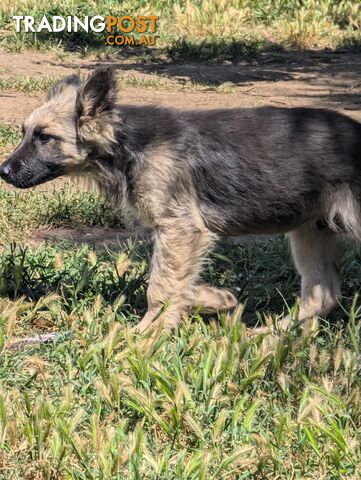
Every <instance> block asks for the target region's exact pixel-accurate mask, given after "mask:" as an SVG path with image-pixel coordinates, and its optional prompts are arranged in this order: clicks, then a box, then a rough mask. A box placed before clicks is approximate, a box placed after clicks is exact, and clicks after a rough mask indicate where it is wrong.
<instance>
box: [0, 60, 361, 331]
mask: <svg viewBox="0 0 361 480" xmlns="http://www.w3.org/2000/svg"><path fill="white" fill-rule="evenodd" d="M116 94H117V88H116V80H115V76H114V73H113V71H112V70H110V69H107V68H100V69H98V70H96V71H95V72H94V73H93V74H92V75H90V77H89V78H88V79H87V80H86V81H85V82H82V81H80V79H79V78H78V77H77V76H71V77H68V78H66V79H64V80H63V81H61V82H60V83H59V84H57V85H56V86H55V87H54V88H53V90H52V91H51V92H50V94H49V97H48V100H47V101H46V103H45V104H44V105H42V106H41V107H40V108H38V109H37V110H35V111H34V112H33V113H32V114H31V115H30V116H29V117H28V118H27V119H26V120H25V123H24V137H23V140H22V141H21V143H20V145H19V146H18V147H17V148H16V150H15V151H14V152H13V153H12V154H11V156H10V157H9V158H8V159H7V160H6V161H5V162H4V163H3V165H2V167H1V169H0V175H1V176H2V178H4V179H5V180H6V181H8V182H10V183H12V184H13V185H15V186H17V187H20V188H28V187H31V186H33V185H37V184H39V183H43V182H45V181H48V180H50V179H53V178H56V177H58V176H60V175H66V174H82V175H87V176H89V177H91V178H92V179H93V180H94V181H95V182H96V183H97V185H98V186H99V188H100V190H101V191H102V192H103V193H104V194H105V195H106V196H107V197H108V198H110V199H111V200H112V201H113V202H114V203H115V205H117V206H122V207H124V208H126V209H127V210H128V211H129V212H130V213H131V214H132V215H133V216H134V217H135V218H137V219H138V220H139V221H141V222H142V223H143V224H144V225H146V226H148V227H150V228H152V229H153V231H154V254H153V260H152V266H151V273H150V281H149V288H148V293H147V296H148V311H147V313H146V315H145V317H144V318H143V320H142V321H141V323H140V324H139V326H138V328H139V330H144V329H145V328H147V327H148V326H149V325H150V324H151V323H152V322H153V321H154V319H156V320H155V322H156V323H159V322H162V323H164V325H166V326H168V327H171V326H174V325H176V324H177V323H178V322H179V321H180V320H181V317H182V314H184V313H185V312H187V311H189V310H190V309H193V308H195V307H196V306H203V307H205V308H207V309H215V310H222V309H229V308H232V307H234V306H235V305H236V299H235V297H234V296H233V295H232V294H231V293H230V292H228V291H225V290H222V289H216V288H212V287H209V286H206V285H199V283H198V282H199V273H200V270H201V267H202V261H203V259H204V256H205V254H206V252H207V251H208V250H209V249H210V248H211V247H212V244H213V243H214V241H215V240H216V239H217V237H218V236H221V235H240V234H249V233H288V234H289V238H290V241H291V245H292V250H293V255H294V258H295V263H296V266H297V268H298V270H299V272H300V274H301V277H302V292H301V306H300V312H299V319H300V320H302V319H304V318H308V317H310V316H314V315H324V314H326V313H327V312H329V311H330V310H331V309H332V308H333V307H334V306H335V304H336V302H337V296H338V295H339V293H340V290H339V280H338V274H337V260H338V247H337V240H336V237H337V235H338V234H339V233H346V234H348V235H349V236H351V237H354V238H356V239H360V238H361V212H360V206H361V124H359V123H357V122H356V121H354V120H352V119H350V118H348V117H346V116H344V115H341V114H339V113H336V112H332V111H327V110H321V109H305V108H293V109H282V108H273V107H268V108H264V107H262V108H250V109H229V110H226V109H221V110H209V111H177V110H173V109H169V108H161V107H155V106H129V105H122V104H118V103H117V102H116ZM287 323H288V319H287V318H286V319H284V321H283V326H284V327H286V326H287Z"/></svg>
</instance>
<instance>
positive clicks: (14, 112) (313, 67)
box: [0, 52, 361, 124]
mask: <svg viewBox="0 0 361 480" xmlns="http://www.w3.org/2000/svg"><path fill="white" fill-rule="evenodd" d="M100 64H103V65H104V64H112V65H114V66H115V67H116V68H117V70H118V74H119V77H122V76H126V75H133V76H135V77H142V78H151V76H152V75H153V74H161V75H163V76H165V77H167V78H170V79H174V80H176V81H178V82H181V83H186V82H189V81H190V82H201V83H207V84H208V87H206V88H205V89H203V90H201V91H200V90H198V89H195V88H187V89H185V90H182V91H180V90H179V89H177V88H175V90H168V89H164V88H162V87H161V86H160V87H159V89H158V88H157V87H155V88H152V89H149V88H144V87H141V86H140V87H137V88H132V87H126V88H122V89H121V91H120V92H119V99H120V101H121V102H124V103H137V104H149V103H157V104H162V105H167V106H172V107H177V108H184V109H189V108H217V107H250V106H258V105H280V106H285V107H291V106H317V107H326V108H333V109H335V110H339V111H345V110H347V114H349V115H350V116H352V117H354V118H356V119H359V120H360V121H361V81H360V79H361V54H357V53H354V54H353V53H339V52H337V53H336V52H298V53H292V54H282V55H281V54H278V55H277V56H276V57H275V56H269V55H266V56H264V57H260V58H259V59H258V60H257V61H252V62H239V63H236V64H234V63H230V62H228V63H206V62H204V63H195V62H159V63H152V64H143V63H136V62H132V61H129V60H121V59H119V58H117V57H116V56H114V58H111V59H106V60H102V61H100V60H98V59H84V58H81V57H79V56H78V55H75V54H73V55H70V56H69V57H68V58H66V59H65V60H62V61H61V60H59V59H58V58H57V57H56V56H55V55H54V54H48V53H36V52H24V53H20V54H8V53H4V52H0V65H1V69H0V78H7V77H13V76H15V75H29V76H39V75H48V76H52V77H62V76H64V75H68V74H71V73H77V72H78V71H79V70H80V72H81V73H84V74H85V73H87V72H88V71H89V70H91V69H93V68H94V67H96V66H97V65H100ZM152 78H153V77H152ZM220 85H223V86H229V87H232V88H231V91H232V92H231V93H221V92H218V91H216V90H215V89H216V87H217V86H220ZM42 101H43V95H42V94H39V93H36V94H32V93H30V94H24V93H21V92H19V93H18V92H4V91H3V92H0V123H15V124H20V123H21V122H22V121H23V120H24V118H25V117H26V115H28V114H29V113H30V112H31V111H32V110H33V109H34V108H35V107H36V106H38V105H39V104H40V103H41V102H42Z"/></svg>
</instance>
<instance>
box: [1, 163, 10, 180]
mask: <svg viewBox="0 0 361 480" xmlns="http://www.w3.org/2000/svg"><path fill="white" fill-rule="evenodd" d="M10 171H11V170H10V167H9V165H0V177H1V178H3V179H4V180H5V179H6V178H7V177H8V176H9V175H10Z"/></svg>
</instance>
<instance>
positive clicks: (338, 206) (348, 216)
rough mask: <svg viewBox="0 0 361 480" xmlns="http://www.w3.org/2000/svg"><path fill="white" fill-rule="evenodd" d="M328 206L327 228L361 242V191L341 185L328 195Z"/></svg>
mask: <svg viewBox="0 0 361 480" xmlns="http://www.w3.org/2000/svg"><path fill="white" fill-rule="evenodd" d="M328 205H329V208H328V218H327V223H328V226H329V228H330V229H331V230H333V231H335V232H337V233H345V234H346V235H348V236H350V237H352V238H355V239H358V240H361V191H359V192H356V191H353V190H352V189H351V188H350V187H349V186H348V185H343V186H342V187H341V188H340V189H338V190H336V191H334V192H332V193H331V194H330V196H329V198H328Z"/></svg>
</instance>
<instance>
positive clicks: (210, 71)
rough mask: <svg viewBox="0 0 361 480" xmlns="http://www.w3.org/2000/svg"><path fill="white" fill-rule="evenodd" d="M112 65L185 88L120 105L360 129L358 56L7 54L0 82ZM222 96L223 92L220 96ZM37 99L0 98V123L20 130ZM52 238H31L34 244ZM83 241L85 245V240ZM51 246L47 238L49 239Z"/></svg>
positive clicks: (141, 95) (1, 55) (96, 238)
mask: <svg viewBox="0 0 361 480" xmlns="http://www.w3.org/2000/svg"><path fill="white" fill-rule="evenodd" d="M100 64H102V65H104V64H112V65H114V66H115V67H116V68H117V69H118V72H119V77H122V76H127V75H134V76H135V77H141V78H152V77H151V75H152V74H159V75H164V76H165V77H168V78H171V79H174V80H177V82H180V83H182V84H183V83H184V84H188V85H190V87H189V88H186V89H182V90H180V89H179V88H177V87H175V88H174V89H173V90H172V89H168V88H163V87H162V86H160V87H159V88H157V87H155V88H142V87H137V88H131V87H126V88H122V89H121V91H120V94H119V99H120V101H122V102H124V103H137V104H150V103H157V104H162V105H166V106H172V107H176V108H184V109H189V108H217V107H250V106H261V105H278V106H284V107H291V106H314V107H324V108H332V109H334V110H338V111H340V112H344V113H346V114H347V115H350V116H352V117H353V118H355V119H357V120H359V121H361V54H360V53H349V52H342V51H337V52H332V51H322V52H318V51H307V52H293V53H286V54H277V55H271V54H264V55H261V56H260V57H259V58H257V60H253V61H250V62H246V61H242V62H238V63H231V62H224V63H209V62H208V63H206V62H203V63H198V62H197V63H195V62H166V61H164V62H158V63H157V62H156V63H151V64H150V63H140V62H138V61H136V60H135V61H132V60H129V59H128V60H126V59H119V58H118V57H117V56H113V57H111V58H107V59H104V60H99V59H95V58H85V59H84V58H81V57H80V56H78V55H75V54H73V55H69V56H67V57H66V58H65V59H64V60H59V58H58V57H57V56H56V55H55V54H53V53H37V52H29V51H26V52H24V53H20V54H13V53H12V54H8V53H5V52H1V51H0V78H9V77H15V76H17V75H28V76H31V77H34V76H41V75H48V76H51V77H61V76H64V75H68V74H71V73H78V72H79V71H80V72H81V73H82V74H85V73H87V72H88V71H89V70H91V69H92V68H94V67H95V66H97V65H100ZM190 82H198V83H205V84H207V87H205V88H204V89H202V90H199V88H195V87H194V88H192V85H191V83H190ZM222 85H223V86H227V87H232V88H231V92H232V93H224V92H220V91H217V87H219V86H222ZM228 90H229V89H227V91H228ZM43 96H44V95H43V94H38V93H34V94H33V93H21V92H16V91H0V123H8V124H21V122H22V121H23V120H24V118H25V117H26V115H28V114H29V113H30V112H31V111H32V110H33V109H34V108H36V107H37V106H38V105H40V104H41V102H42V101H43ZM86 233H87V235H88V240H89V241H90V242H93V243H95V244H104V243H106V245H108V243H107V242H108V240H106V238H112V239H113V241H110V240H109V241H110V244H111V245H114V243H116V244H119V238H120V240H121V242H122V241H124V239H125V237H124V235H125V236H127V235H126V233H125V232H104V234H105V235H104V234H103V235H102V234H101V233H100V232H99V231H88V232H86ZM49 235H50V237H51V236H53V239H55V237H57V235H56V232H53V233H52V234H50V233H49V232H48V233H44V231H41V232H40V231H39V232H37V233H36V234H35V238H34V241H35V243H38V242H39V241H43V240H46V239H49ZM87 235H84V232H82V231H81V230H79V231H61V232H59V235H58V237H59V238H60V239H65V238H72V239H73V240H74V241H76V239H79V240H80V239H82V240H84V239H85V240H86V239H87ZM89 235H90V237H89ZM50 239H51V238H50Z"/></svg>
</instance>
